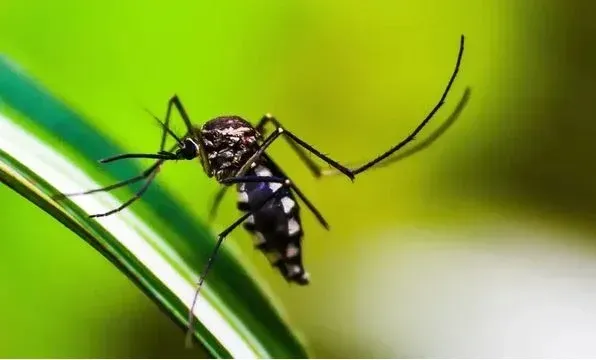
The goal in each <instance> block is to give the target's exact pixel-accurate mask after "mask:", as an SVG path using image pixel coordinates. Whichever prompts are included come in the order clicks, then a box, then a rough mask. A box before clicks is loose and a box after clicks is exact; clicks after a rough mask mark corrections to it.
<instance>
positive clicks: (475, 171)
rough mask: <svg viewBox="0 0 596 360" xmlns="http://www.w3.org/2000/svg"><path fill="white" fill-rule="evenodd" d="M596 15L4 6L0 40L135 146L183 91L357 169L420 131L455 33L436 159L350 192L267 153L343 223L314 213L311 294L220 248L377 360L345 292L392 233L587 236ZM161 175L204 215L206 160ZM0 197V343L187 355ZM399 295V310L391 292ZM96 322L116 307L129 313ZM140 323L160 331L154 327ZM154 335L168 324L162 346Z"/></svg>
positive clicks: (104, 278) (248, 4)
mask: <svg viewBox="0 0 596 360" xmlns="http://www.w3.org/2000/svg"><path fill="white" fill-rule="evenodd" d="M595 7H596V6H595V5H593V4H592V3H590V2H577V1H569V2H555V1H538V0H528V1H523V2H520V1H514V0H504V1H499V0H491V1H482V2H480V1H471V0H460V1H456V0H454V1H419V2H412V1H369V2H366V3H362V2H345V1H339V0H335V1H327V2H316V1H314V0H310V1H301V2H279V1H273V0H269V1H231V2H219V3H205V2H193V1H182V0H178V1H176V0H175V1H169V2H159V1H126V2H122V1H117V0H107V1H101V2H76V1H72V0H58V1H53V2H33V1H17V0H5V1H3V2H2V3H1V4H0V30H1V34H2V35H1V36H0V47H1V49H2V51H3V52H4V53H5V54H8V55H10V57H11V58H12V59H14V60H15V61H17V62H18V63H19V64H20V65H21V66H22V67H24V68H25V69H27V71H28V72H30V73H32V74H34V75H35V76H36V77H37V78H38V79H39V80H40V81H41V82H42V83H43V84H45V85H46V86H47V87H48V88H50V89H52V91H53V92H54V93H56V94H59V95H60V96H61V97H62V98H63V99H65V100H66V101H67V102H68V103H69V104H71V105H72V106H73V107H74V108H76V109H79V110H80V111H81V112H83V113H85V114H87V115H89V118H90V119H91V120H92V122H93V125H94V126H95V127H96V128H97V131H99V132H101V133H102V134H105V136H107V137H109V138H110V139H113V140H114V141H116V142H118V143H119V144H121V145H122V147H124V148H126V149H128V150H130V151H147V150H149V151H151V150H153V149H155V148H156V146H157V142H158V140H157V138H158V133H159V129H158V128H157V127H156V126H154V125H153V124H152V123H151V120H150V119H148V118H147V116H146V114H145V113H144V112H143V111H142V108H143V107H148V108H149V109H151V110H152V111H154V112H156V113H158V114H160V111H163V110H161V109H163V108H164V107H165V101H166V100H167V98H168V97H169V96H171V95H172V94H173V93H178V94H179V95H180V96H181V98H182V100H183V101H184V102H185V104H187V106H188V109H189V112H190V114H191V116H192V117H193V119H195V120H194V121H195V122H197V123H202V122H204V121H205V120H206V119H209V118H211V117H213V116H216V115H220V114H230V113H234V114H238V115H241V116H244V117H246V118H249V119H252V120H253V121H254V120H256V119H257V118H258V117H259V116H260V115H261V114H263V113H265V112H271V113H274V114H276V115H277V116H278V118H280V120H281V121H283V122H284V123H285V124H287V126H288V127H289V128H290V129H292V131H293V132H295V133H296V134H299V135H300V136H302V137H303V138H304V139H305V140H307V141H309V142H310V143H312V144H314V145H316V146H317V147H318V148H320V149H321V150H322V151H323V152H325V153H327V154H331V155H332V156H333V157H334V158H336V159H338V160H340V161H346V162H349V161H359V160H361V161H365V160H366V159H368V158H370V157H371V156H373V155H375V154H377V153H379V152H381V151H384V150H385V149H386V148H387V147H389V146H390V145H391V144H393V143H395V142H396V141H398V140H399V139H401V138H402V137H403V136H405V135H406V134H407V132H408V131H410V130H411V129H412V128H413V127H414V126H415V125H416V124H417V121H419V120H420V119H421V118H422V117H423V116H424V115H425V114H426V112H427V111H428V110H429V108H430V107H431V106H432V105H433V104H434V103H435V101H436V100H437V98H438V97H439V96H440V92H441V90H442V89H443V87H444V85H445V82H446V81H447V79H448V76H449V73H450V71H451V67H452V64H453V61H454V60H455V55H456V52H457V41H458V36H459V35H460V34H461V33H463V34H465V35H466V36H467V44H466V45H467V49H466V51H467V53H466V56H465V58H464V62H463V65H462V73H461V75H460V77H459V79H458V80H457V81H456V84H455V86H454V89H453V93H452V96H451V97H450V98H449V99H448V102H447V104H446V105H445V108H444V109H443V110H441V112H440V114H439V116H438V117H437V118H436V120H435V122H434V125H433V126H440V122H441V121H442V120H443V119H445V117H446V116H447V115H448V114H449V113H450V112H451V111H452V110H453V108H454V107H455V105H456V104H457V101H458V99H459V97H460V96H461V94H462V93H463V89H464V87H465V86H468V85H469V86H471V87H472V89H473V95H472V97H471V99H470V102H469V104H468V106H467V108H466V109H465V111H464V112H463V113H462V116H461V117H460V118H459V119H458V121H457V122H456V123H455V124H454V125H453V127H452V128H451V129H450V130H449V131H448V132H447V133H446V134H445V136H444V137H443V138H441V139H439V140H438V141H437V142H436V143H435V144H433V146H432V147H431V148H429V149H427V150H425V152H424V153H421V154H419V155H417V156H416V157H413V158H411V159H408V160H407V161H404V162H402V163H400V164H399V165H397V164H396V165H394V166H392V167H387V168H384V169H379V170H377V171H371V173H369V174H366V175H363V176H361V177H360V178H358V179H357V180H356V182H355V183H354V184H351V183H350V182H349V181H347V180H346V179H343V178H340V177H337V178H330V179H325V180H324V181H315V180H311V179H310V177H309V175H308V173H307V172H306V171H305V170H304V169H303V167H302V166H301V164H300V163H299V162H298V161H296V158H295V156H294V155H293V154H292V153H291V151H290V150H289V149H288V148H287V147H285V146H283V145H280V146H277V145H276V146H274V147H273V148H272V151H271V153H272V154H273V157H274V158H275V159H277V161H278V162H281V163H282V164H283V165H284V168H286V169H287V172H288V173H289V175H290V176H291V177H292V178H294V180H295V181H296V182H298V183H299V184H300V186H301V188H302V190H303V191H304V192H305V193H306V194H308V195H309V196H310V197H311V198H312V200H313V202H314V203H315V204H317V206H319V207H320V208H321V210H322V211H323V213H324V215H325V216H326V217H327V219H328V220H329V222H330V223H331V231H330V232H325V231H324V230H323V229H320V228H319V227H318V226H317V224H316V221H315V220H314V219H312V218H310V217H308V216H305V217H304V219H305V228H306V233H307V235H306V238H305V251H306V254H307V256H306V266H307V269H308V270H309V272H310V273H311V275H312V285H311V286H309V287H308V288H305V289H302V288H300V289H298V288H295V287H288V286H287V285H286V284H285V283H284V282H283V280H281V279H279V278H278V277H277V274H275V272H273V271H271V269H270V268H269V266H268V265H267V264H266V261H264V259H262V257H261V256H260V255H259V254H256V253H254V252H253V250H252V245H251V242H250V241H249V239H248V236H247V235H246V234H243V233H241V232H240V233H237V234H236V235H235V239H238V241H235V242H228V243H226V245H225V246H228V247H230V248H231V249H232V251H234V252H235V253H236V254H238V255H239V256H240V257H242V258H243V261H245V262H246V263H249V264H253V265H254V267H255V269H256V270H255V271H257V272H258V273H259V274H260V275H261V274H262V275H263V276H264V277H266V278H267V279H268V280H269V284H270V286H271V287H272V288H273V289H274V291H275V292H276V293H277V294H279V295H280V297H281V298H282V300H283V303H284V305H285V307H286V309H287V311H288V313H289V315H290V317H291V319H292V320H293V321H294V322H295V324H296V325H297V327H298V328H300V329H302V330H303V331H304V333H305V334H306V337H307V338H308V339H309V341H310V342H311V343H312V344H313V345H314V346H315V347H316V349H317V350H318V352H317V354H318V355H321V356H333V357H335V356H350V355H352V356H354V355H363V356H372V355H375V354H381V355H387V354H395V353H392V352H390V350H388V349H387V348H386V346H389V344H374V343H367V342H357V341H354V337H350V336H347V335H346V334H347V333H350V332H357V331H358V330H360V331H364V332H366V331H368V330H370V329H367V328H363V329H356V328H354V326H355V325H354V324H355V322H354V321H353V319H354V318H356V317H355V315H360V316H364V315H362V314H367V312H368V310H369V309H370V308H374V307H375V303H376V302H375V299H374V298H366V301H361V302H360V303H358V304H359V306H360V307H355V306H354V304H353V303H352V302H351V301H352V300H353V298H354V297H355V295H358V288H359V286H361V285H362V284H359V283H354V280H353V279H354V277H352V275H353V274H355V273H357V274H358V273H360V272H361V271H364V270H366V265H368V264H369V263H368V262H364V263H363V262H359V259H364V258H363V254H365V253H367V251H370V250H369V249H370V248H369V245H376V246H377V247H380V248H382V247H383V245H385V242H386V241H391V244H394V242H395V243H400V241H401V239H402V238H401V237H400V236H399V235H398V234H400V233H399V232H395V235H394V236H393V237H386V236H379V235H378V234H380V233H390V232H392V231H394V229H395V228H401V227H414V228H442V227H447V228H451V229H454V231H455V232H456V233H457V232H458V231H460V229H465V228H467V227H469V226H473V225H477V224H481V223H483V222H484V221H488V220H490V219H506V220H511V221H519V222H525V221H528V222H530V223H532V224H540V226H542V227H547V228H549V227H553V228H559V229H566V228H568V229H573V230H574V231H575V230H578V229H579V231H581V232H583V233H585V234H587V235H590V236H592V235H594V230H595V229H596V228H595V227H594V225H593V219H594V215H595V214H596V208H595V206H596V205H594V204H596V199H595V197H596V191H595V190H594V187H593V186H592V184H594V183H595V180H596V179H595V177H596V172H595V171H593V170H592V166H591V163H592V157H593V154H595V153H596V149H594V147H596V143H595V142H594V141H592V140H591V139H592V137H593V135H594V134H595V133H596V122H594V121H591V120H590V119H591V118H592V117H593V114H594V113H595V111H594V109H593V107H594V103H595V102H594V101H591V100H592V97H593V95H592V94H593V91H591V88H592V86H593V84H594V83H595V81H594V80H595V77H596V74H595V71H596V70H594V69H595V67H594V66H593V65H594V63H595V61H594V60H595V59H594V57H595V56H596V52H595V51H594V49H593V46H592V41H593V39H594V36H595V35H596V29H595V26H594V25H593V21H592V19H591V18H592V14H593V13H594V10H596V9H595ZM181 128H182V127H181V126H179V128H178V129H181ZM107 155H110V154H107ZM158 181H159V182H160V183H161V184H163V186H164V187H166V188H168V189H169V190H170V191H172V192H173V193H174V194H176V196H177V197H178V199H179V200H180V201H181V202H182V203H184V204H185V206H187V207H188V208H189V209H192V211H193V212H194V213H195V214H196V215H197V216H204V215H205V214H206V213H207V210H208V207H209V202H210V201H211V199H212V196H213V193H214V191H215V189H216V185H215V184H213V183H212V182H210V180H209V179H207V178H206V177H205V176H203V174H202V172H201V169H200V167H198V166H196V165H195V164H183V163H180V164H178V165H176V166H173V165H172V166H168V167H166V168H164V170H163V171H162V172H161V174H160V176H159V179H158ZM0 203H2V204H3V206H4V208H5V209H10V211H5V212H4V216H3V217H2V219H1V220H0V226H2V228H3V229H4V232H3V234H4V239H6V240H5V241H3V242H1V243H0V244H1V245H0V246H1V249H0V252H1V253H2V254H4V255H5V256H4V257H3V258H5V260H4V261H2V262H1V264H2V265H0V266H2V268H3V270H4V271H0V274H2V282H3V283H4V284H5V287H4V289H5V291H6V293H7V294H10V296H3V297H2V299H1V300H0V301H1V305H2V306H0V309H3V310H2V311H3V313H2V315H3V319H5V321H4V322H3V324H4V326H3V327H2V329H1V331H2V336H3V338H4V339H5V341H3V342H2V344H1V345H0V354H2V355H4V356H35V355H40V356H77V357H85V356H104V357H110V356H120V357H124V356H151V357H154V356H182V355H181V354H184V350H182V349H181V346H180V344H181V342H180V339H181V338H182V334H181V332H179V331H175V329H173V325H171V324H169V323H168V321H167V320H166V318H165V316H163V314H161V313H159V312H158V311H157V310H156V308H155V307H154V306H152V305H151V304H150V303H149V302H148V301H147V300H146V299H145V298H144V297H143V296H142V294H140V292H139V291H138V290H137V289H136V288H134V287H133V286H131V284H130V283H128V282H127V281H126V279H125V278H124V277H123V276H121V274H119V273H117V272H116V271H114V269H112V268H111V267H110V266H109V264H108V263H107V262H105V261H103V259H101V258H100V257H98V256H97V255H96V254H95V253H94V252H93V251H92V250H91V249H90V248H88V247H87V246H85V245H84V244H83V243H82V242H80V241H78V240H77V239H75V238H74V237H73V236H72V235H71V234H69V233H68V232H67V231H66V230H65V229H64V228H62V227H61V226H59V225H58V224H54V223H53V222H52V221H51V220H50V219H49V218H47V217H46V216H45V215H44V214H42V213H40V212H38V211H36V210H35V209H34V208H33V207H32V205H30V204H28V203H26V202H24V201H23V200H22V199H19V198H18V197H17V196H16V195H14V194H13V193H12V192H10V191H8V190H6V189H4V188H2V189H0ZM224 209H225V211H222V212H221V216H220V218H219V219H218V220H217V228H222V227H223V226H225V224H227V223H228V222H229V221H231V220H232V219H234V218H235V217H236V216H237V212H236V211H235V206H234V204H233V197H232V196H230V197H229V198H227V201H226V204H225V206H224ZM28 224H36V226H35V227H34V226H28ZM461 231H463V230H461ZM563 238H564V237H563ZM387 239H391V240H387ZM586 239H589V236H588V237H587V238H586ZM589 241H592V240H589ZM387 245H389V244H387ZM64 254H68V256H67V257H65V256H64ZM371 258H374V257H367V258H366V259H371ZM363 261H364V260H363ZM367 261H368V260H367ZM357 264H365V266H364V267H363V268H354V267H355V266H356V265H357ZM370 265H373V264H372V263H370ZM398 265H399V264H395V266H398ZM75 268H76V269H77V271H76V272H73V271H72V269H75ZM396 269H399V267H396ZM396 271H397V270H396ZM411 276H412V278H413V279H415V274H412V275H411ZM358 279H364V280H366V281H368V282H369V283H368V284H367V286H370V287H375V286H376V287H383V286H386V285H387V283H386V282H381V280H378V281H377V280H375V279H374V278H370V277H358ZM33 281H35V284H36V286H34V287H32V286H31V284H33ZM66 292H68V293H69V295H68V296H66V297H65V296H63V295H62V294H64V293H66ZM40 293H43V294H44V296H43V298H40V297H39V296H38V295H39V294H40ZM362 295H363V296H366V294H362ZM392 296H393V300H394V303H398V300H399V299H400V294H399V293H395V294H393V295H392ZM395 306H398V305H395ZM23 308H25V309H28V316H31V317H32V319H37V321H38V323H37V324H38V325H37V326H36V328H35V330H34V331H32V329H31V328H30V327H29V326H27V325H26V324H27V323H28V322H26V321H25V322H23V321H22V320H23V319H22V318H21V317H20V316H17V315H16V314H20V313H21V311H14V309H23ZM390 310H391V309H386V311H387V314H390V313H391V312H390ZM101 314H117V316H118V325H119V326H117V327H114V323H113V321H112V320H109V319H112V317H104V316H101ZM51 316H54V317H55V319H54V320H55V321H51V319H50V320H49V321H48V317H51ZM371 316H372V315H371ZM56 323H60V324H61V328H60V329H59V331H57V329H56V328H55V324H56ZM146 324H149V325H150V326H154V327H155V332H151V334H152V335H150V334H149V333H148V332H149V331H148V330H147V325H146ZM379 326H380V325H379ZM168 327H170V329H168ZM139 328H143V329H144V331H146V332H145V333H143V334H142V335H141V334H139V332H138V331H135V329H139ZM32 332H34V334H32ZM153 334H160V338H159V344H160V348H159V349H158V350H157V349H155V343H156V338H154V337H153V336H156V335H153ZM31 342H34V343H35V345H34V346H32V345H31ZM404 353H407V352H404ZM398 355H399V354H398Z"/></svg>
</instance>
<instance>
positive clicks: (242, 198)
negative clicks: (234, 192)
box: [238, 191, 248, 204]
mask: <svg viewBox="0 0 596 360" xmlns="http://www.w3.org/2000/svg"><path fill="white" fill-rule="evenodd" d="M238 202H239V203H243V204H246V203H248V194H247V193H246V192H245V191H239V192H238Z"/></svg>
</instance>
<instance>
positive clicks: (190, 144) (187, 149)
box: [182, 139, 199, 160]
mask: <svg viewBox="0 0 596 360" xmlns="http://www.w3.org/2000/svg"><path fill="white" fill-rule="evenodd" d="M183 144H184V148H183V149H182V152H183V154H184V157H185V158H186V159H188V160H190V159H194V158H195V157H197V155H198V154H199V149H198V148H197V144H195V142H194V141H192V140H191V139H185V140H184V141H183Z"/></svg>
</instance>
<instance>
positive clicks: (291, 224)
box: [288, 218, 300, 236]
mask: <svg viewBox="0 0 596 360" xmlns="http://www.w3.org/2000/svg"><path fill="white" fill-rule="evenodd" d="M299 231H300V224H298V221H296V219H295V218H291V219H290V220H289V221H288V235H289V236H292V235H295V234H296V233H298V232H299Z"/></svg>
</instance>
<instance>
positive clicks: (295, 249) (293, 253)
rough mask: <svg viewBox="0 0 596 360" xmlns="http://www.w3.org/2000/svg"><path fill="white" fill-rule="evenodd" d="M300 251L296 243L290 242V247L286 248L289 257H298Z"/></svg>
mask: <svg viewBox="0 0 596 360" xmlns="http://www.w3.org/2000/svg"><path fill="white" fill-rule="evenodd" d="M299 252H300V249H298V246H296V245H294V244H290V245H288V247H287V248H286V257H287V258H293V257H296V256H297V255H298V253H299Z"/></svg>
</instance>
